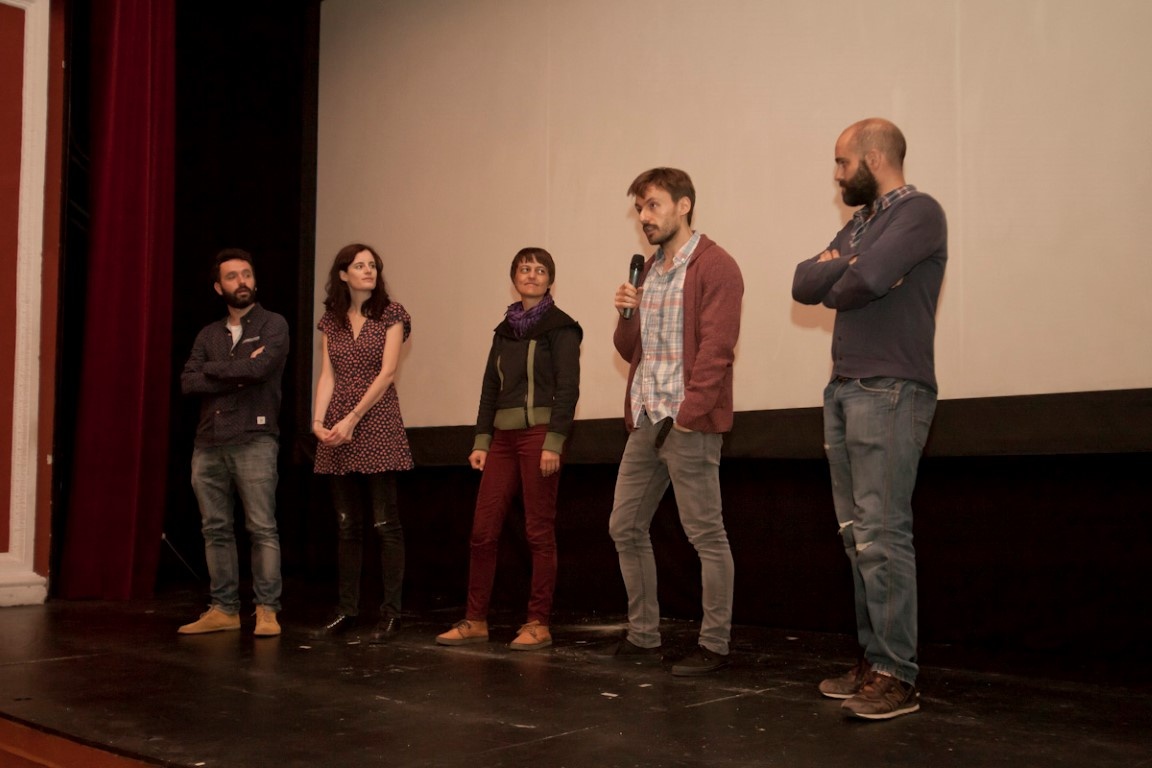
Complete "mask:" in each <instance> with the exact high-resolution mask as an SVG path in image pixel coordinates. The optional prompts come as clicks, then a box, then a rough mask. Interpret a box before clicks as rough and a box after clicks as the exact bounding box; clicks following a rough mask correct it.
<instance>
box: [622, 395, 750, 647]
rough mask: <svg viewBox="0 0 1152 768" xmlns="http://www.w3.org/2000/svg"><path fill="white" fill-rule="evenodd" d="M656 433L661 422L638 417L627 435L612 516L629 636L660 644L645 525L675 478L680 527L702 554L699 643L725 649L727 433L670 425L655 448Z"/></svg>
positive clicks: (729, 574)
mask: <svg viewBox="0 0 1152 768" xmlns="http://www.w3.org/2000/svg"><path fill="white" fill-rule="evenodd" d="M659 431H660V430H659V426H658V425H655V424H652V423H651V422H650V421H649V420H648V419H647V417H645V416H641V418H640V421H639V423H638V424H637V429H636V430H635V431H634V432H632V434H631V435H629V436H628V444H627V445H626V446H625V448H624V456H623V457H622V458H621V460H620V471H619V473H618V474H617V476H616V496H615V499H614V501H613V506H612V517H611V519H610V520H609V522H608V530H609V533H611V535H612V540H613V541H614V542H616V552H617V553H618V554H619V556H620V575H621V576H622V577H623V578H624V587H625V589H626V590H627V591H628V639H629V640H630V641H631V642H632V643H635V644H636V645H638V646H641V647H643V648H655V647H656V646H658V645H660V605H659V603H658V602H657V593H656V558H655V556H654V555H653V553H652V538H651V536H650V535H649V533H648V529H649V527H650V526H651V524H652V516H653V515H655V514H656V508H657V507H658V506H659V504H660V499H661V498H662V497H663V496H664V491H665V490H667V488H668V483H669V482H671V483H672V490H673V492H674V493H675V494H676V506H677V508H678V509H679V512H680V525H681V526H682V527H683V528H684V533H685V535H686V536H687V537H688V540H689V541H690V542H691V543H692V546H694V547H695V548H696V553H697V554H698V555H699V556H700V579H701V587H702V591H703V606H702V607H703V613H704V616H703V619H702V620H701V622H700V645H702V646H704V647H705V648H707V649H709V650H710V651H713V652H715V653H728V641H729V639H730V638H731V635H732V582H733V578H734V576H733V574H734V568H733V565H732V551H731V550H730V549H729V547H728V534H727V532H726V531H725V530H724V516H723V513H722V506H721V503H720V446H721V444H722V442H723V437H722V436H721V435H719V434H715V433H706V432H681V431H679V430H676V429H673V430H671V431H670V432H668V433H667V438H666V439H665V441H664V444H663V445H661V446H660V447H659V448H658V447H657V445H656V438H657V435H658V433H659Z"/></svg>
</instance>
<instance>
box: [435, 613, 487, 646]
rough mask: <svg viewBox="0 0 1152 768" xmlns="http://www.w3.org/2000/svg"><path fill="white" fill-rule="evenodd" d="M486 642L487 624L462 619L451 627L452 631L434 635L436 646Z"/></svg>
mask: <svg viewBox="0 0 1152 768" xmlns="http://www.w3.org/2000/svg"><path fill="white" fill-rule="evenodd" d="M486 642H488V622H486V621H469V620H468V619H464V620H463V621H458V622H456V623H455V624H453V625H452V629H450V630H448V631H447V632H442V633H441V634H439V635H436V643H437V645H468V644H470V643H486Z"/></svg>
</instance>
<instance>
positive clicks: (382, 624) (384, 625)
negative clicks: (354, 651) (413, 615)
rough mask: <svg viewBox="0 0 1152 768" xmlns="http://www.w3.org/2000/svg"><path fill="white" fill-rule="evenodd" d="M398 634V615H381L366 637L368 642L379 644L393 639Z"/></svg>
mask: <svg viewBox="0 0 1152 768" xmlns="http://www.w3.org/2000/svg"><path fill="white" fill-rule="evenodd" d="M399 634H400V617H399V616H381V617H380V621H378V622H377V623H376V628H375V629H373V630H372V634H371V635H369V637H368V642H370V643H374V644H379V643H387V642H389V641H390V640H394V639H395V638H396V636H397V635H399Z"/></svg>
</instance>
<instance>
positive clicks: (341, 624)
mask: <svg viewBox="0 0 1152 768" xmlns="http://www.w3.org/2000/svg"><path fill="white" fill-rule="evenodd" d="M359 624H360V617H359V616H348V615H347V614H344V613H335V614H333V616H332V618H331V619H329V620H328V621H327V622H326V623H325V624H324V626H322V627H320V628H319V629H314V630H313V631H312V633H311V634H312V638H313V639H314V640H323V639H325V638H329V637H339V636H341V635H343V634H345V633H346V632H348V631H349V630H352V629H355V628H356V627H357V626H358V625H359Z"/></svg>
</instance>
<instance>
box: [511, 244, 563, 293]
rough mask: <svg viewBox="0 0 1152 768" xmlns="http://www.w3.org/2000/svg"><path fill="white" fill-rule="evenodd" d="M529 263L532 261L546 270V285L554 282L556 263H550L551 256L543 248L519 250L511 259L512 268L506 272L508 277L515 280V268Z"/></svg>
mask: <svg viewBox="0 0 1152 768" xmlns="http://www.w3.org/2000/svg"><path fill="white" fill-rule="evenodd" d="M529 261H534V262H536V263H537V264H539V265H541V266H542V267H544V269H546V270H548V285H552V283H554V282H556V262H554V261H552V254H550V253H548V251H546V250H544V249H543V248H521V249H520V250H519V251H517V252H516V255H515V256H513V257H512V268H511V269H509V270H508V276H509V277H510V278H512V279H513V280H515V279H516V267H518V266H520V265H521V264H523V263H525V262H529Z"/></svg>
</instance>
